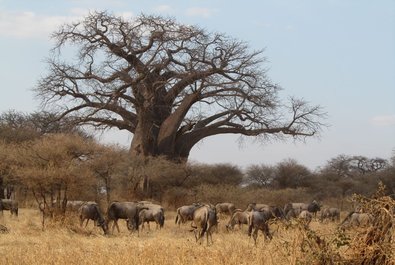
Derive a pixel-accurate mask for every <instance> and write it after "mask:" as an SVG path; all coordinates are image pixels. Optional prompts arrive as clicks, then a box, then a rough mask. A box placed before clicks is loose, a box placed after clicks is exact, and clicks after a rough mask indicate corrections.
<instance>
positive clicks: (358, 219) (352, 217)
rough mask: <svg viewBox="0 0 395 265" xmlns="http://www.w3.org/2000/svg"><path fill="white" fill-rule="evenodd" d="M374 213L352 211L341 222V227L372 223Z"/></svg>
mask: <svg viewBox="0 0 395 265" xmlns="http://www.w3.org/2000/svg"><path fill="white" fill-rule="evenodd" d="M372 219H373V218H372V215H371V214H368V213H357V212H350V213H349V214H348V215H347V216H346V217H345V218H344V220H343V222H341V224H340V226H341V227H358V226H368V225H369V224H371V223H372Z"/></svg>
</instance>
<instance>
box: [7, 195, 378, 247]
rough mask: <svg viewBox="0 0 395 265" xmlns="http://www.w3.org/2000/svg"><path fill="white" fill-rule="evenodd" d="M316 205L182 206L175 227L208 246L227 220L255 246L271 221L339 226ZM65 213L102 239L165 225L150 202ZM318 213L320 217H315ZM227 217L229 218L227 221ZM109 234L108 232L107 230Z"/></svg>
mask: <svg viewBox="0 0 395 265" xmlns="http://www.w3.org/2000/svg"><path fill="white" fill-rule="evenodd" d="M321 208H322V206H321V205H320V204H319V203H318V202H316V201H312V202H311V203H288V204H286V205H285V206H284V207H279V206H273V205H267V204H260V203H250V204H248V205H247V207H246V209H245V210H242V209H237V208H236V207H235V205H234V204H233V203H229V202H224V203H218V204H216V205H213V204H210V203H193V204H191V205H184V206H181V207H179V208H178V209H177V211H176V217H175V224H177V225H178V226H181V224H185V223H187V222H190V231H193V232H194V236H195V239H196V241H197V242H199V243H201V242H202V240H203V238H204V236H206V240H207V244H209V243H210V241H211V243H213V239H212V233H213V231H215V230H216V229H217V227H218V224H219V218H221V220H222V219H224V218H229V219H228V220H227V221H225V227H226V230H227V231H229V232H230V231H233V230H234V228H235V226H236V225H237V226H238V227H239V228H241V226H242V225H246V226H247V227H248V236H249V237H252V238H253V239H254V243H255V245H256V241H257V237H258V232H259V231H262V233H263V235H264V237H265V239H269V240H270V239H271V238H272V233H271V232H270V228H269V225H270V223H271V221H276V220H279V221H282V222H289V221H290V220H292V219H296V220H299V222H300V223H302V224H303V225H305V226H308V225H309V224H310V222H311V221H312V219H313V218H317V219H318V220H319V221H320V222H325V221H332V222H340V210H339V209H338V208H322V209H321ZM3 210H9V211H10V212H11V215H15V216H18V202H17V201H15V200H10V199H2V200H1V201H0V211H1V212H3ZM66 210H67V211H69V212H74V213H77V214H78V217H79V223H80V226H81V227H82V226H83V224H84V222H85V227H86V226H87V225H88V222H89V220H93V222H94V224H95V225H96V226H99V227H101V228H102V229H103V232H104V234H105V235H107V234H109V233H112V234H114V229H115V228H117V231H118V233H119V232H120V228H119V225H118V220H119V219H123V220H125V221H126V227H127V229H128V230H129V231H131V232H134V231H137V232H138V231H139V228H140V227H141V229H143V228H144V224H147V225H148V227H149V223H150V222H154V223H156V228H157V229H160V228H162V227H163V226H164V223H165V210H164V207H162V206H161V205H159V204H155V203H153V202H150V201H135V202H119V201H114V202H112V203H110V204H109V206H108V208H107V214H106V215H105V214H103V212H102V211H101V209H100V207H99V205H98V204H97V203H96V202H93V201H67V203H66ZM318 212H320V216H317V213H318ZM226 216H228V217H226ZM371 219H372V218H371V216H370V215H369V214H367V213H362V212H360V211H352V212H350V213H349V214H348V215H347V216H346V217H345V218H344V220H343V221H342V222H341V223H340V226H342V227H349V226H362V225H368V224H369V223H370V222H371ZM221 222H222V221H221ZM111 225H112V227H111V232H110V226H111Z"/></svg>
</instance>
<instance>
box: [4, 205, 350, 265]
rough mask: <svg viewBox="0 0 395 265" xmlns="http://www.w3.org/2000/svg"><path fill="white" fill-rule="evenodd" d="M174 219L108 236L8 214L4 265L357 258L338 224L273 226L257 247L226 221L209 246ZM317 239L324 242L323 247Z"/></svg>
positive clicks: (31, 214)
mask: <svg viewBox="0 0 395 265" xmlns="http://www.w3.org/2000/svg"><path fill="white" fill-rule="evenodd" d="M174 217H175V213H174V212H169V211H168V212H167V213H166V222H165V227H164V228H163V229H162V230H156V228H155V225H154V224H152V223H151V229H150V230H149V231H148V229H147V228H146V229H145V230H143V231H141V232H140V234H139V235H137V233H134V234H130V233H129V232H128V231H127V229H126V225H125V221H124V220H120V221H119V226H120V229H121V233H118V232H117V231H116V230H115V232H114V234H113V235H110V236H104V235H103V232H102V230H101V229H100V228H98V227H94V226H93V222H92V221H90V223H89V224H88V227H87V228H86V229H85V228H80V227H79V220H78V217H77V216H69V217H68V218H67V219H66V221H65V222H64V223H63V224H62V225H60V224H50V223H48V224H47V227H46V229H45V231H42V227H41V217H40V213H39V211H38V210H34V209H24V208H22V209H20V214H19V216H18V217H17V218H15V217H11V216H10V214H9V212H8V211H5V212H4V216H3V217H1V214H0V224H3V225H6V226H7V227H8V228H9V232H8V233H5V234H0V253H1V255H0V264H205V265H206V264H277V265H279V264H324V263H322V260H323V258H322V257H320V256H322V255H324V256H325V255H331V251H332V250H333V249H336V250H337V252H336V253H341V257H340V256H339V257H333V260H334V261H335V262H336V263H339V264H347V262H346V258H347V256H350V255H352V253H351V252H350V251H351V250H350V249H349V248H348V247H347V246H339V245H342V244H341V243H342V242H341V240H342V239H341V238H340V237H339V236H338V235H337V233H336V227H337V224H334V223H330V222H329V223H324V224H322V223H320V222H318V221H316V220H313V222H312V223H311V224H310V227H311V229H312V230H307V231H306V230H304V229H303V228H302V227H301V226H298V225H293V226H292V227H286V226H285V225H282V224H272V225H271V231H272V232H273V240H271V241H265V240H264V238H263V235H262V234H261V233H259V236H258V243H257V246H256V247H255V246H254V243H253V240H252V239H251V240H249V238H248V236H247V227H243V228H242V230H241V231H239V230H237V228H236V231H234V232H227V231H226V229H225V223H226V222H227V219H228V217H226V218H224V217H223V218H221V219H220V224H219V229H218V232H217V233H214V234H213V240H214V243H213V244H212V245H210V246H207V245H206V241H204V242H203V243H202V244H201V245H199V244H197V243H196V242H195V238H194V235H193V232H190V231H189V229H190V224H189V223H188V224H187V225H182V226H181V227H180V228H179V227H178V226H176V225H175V224H174ZM312 231H314V232H312ZM316 236H318V237H319V238H320V239H323V240H324V243H323V242H321V243H320V242H318V244H317V240H316V239H317V237H316ZM318 241H319V240H318ZM339 242H340V244H339ZM325 244H326V246H324V247H322V246H323V245H325ZM319 245H321V246H319ZM324 259H325V258H324ZM320 260H321V261H320ZM336 260H337V261H336Z"/></svg>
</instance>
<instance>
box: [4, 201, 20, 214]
mask: <svg viewBox="0 0 395 265" xmlns="http://www.w3.org/2000/svg"><path fill="white" fill-rule="evenodd" d="M4 210H8V211H10V212H11V215H14V214H15V216H18V202H17V201H16V200H11V199H1V200H0V211H1V214H3V211H4Z"/></svg>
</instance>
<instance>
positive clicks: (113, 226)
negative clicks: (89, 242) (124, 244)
mask: <svg viewBox="0 0 395 265" xmlns="http://www.w3.org/2000/svg"><path fill="white" fill-rule="evenodd" d="M115 227H116V228H117V230H118V233H120V230H119V226H118V219H115V220H114V223H113V224H112V233H113V234H114V228H115Z"/></svg>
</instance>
